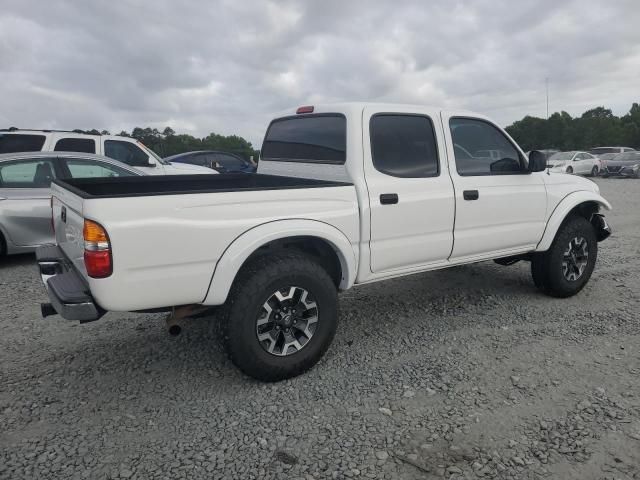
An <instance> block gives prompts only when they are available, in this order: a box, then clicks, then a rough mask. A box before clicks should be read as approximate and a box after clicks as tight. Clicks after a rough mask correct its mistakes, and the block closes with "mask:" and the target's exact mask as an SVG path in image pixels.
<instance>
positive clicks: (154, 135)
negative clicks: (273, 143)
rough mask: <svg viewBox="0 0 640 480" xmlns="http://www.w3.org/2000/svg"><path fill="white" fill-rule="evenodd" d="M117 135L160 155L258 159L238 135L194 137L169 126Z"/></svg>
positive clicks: (253, 150) (82, 131)
mask: <svg viewBox="0 0 640 480" xmlns="http://www.w3.org/2000/svg"><path fill="white" fill-rule="evenodd" d="M74 132H77V133H88V134H91V135H110V133H109V131H108V130H102V131H100V130H96V129H95V128H94V129H92V130H81V129H76V130H74ZM117 135H119V136H121V137H131V138H135V139H136V140H139V141H140V142H142V143H144V144H145V145H146V146H147V147H149V148H150V149H152V150H153V151H154V152H156V153H157V154H158V155H160V156H161V157H169V156H171V155H175V154H177V153H184V152H192V151H194V150H220V151H223V152H231V153H235V154H237V155H240V156H241V157H243V158H244V159H246V160H249V158H250V157H253V159H254V160H256V161H257V160H258V155H259V153H260V152H259V151H258V150H256V149H254V148H253V145H251V142H248V141H247V140H245V139H244V138H242V137H240V136H238V135H228V136H224V135H219V134H217V133H213V132H212V133H210V134H209V135H207V136H206V137H202V138H199V137H194V136H193V135H187V134H183V133H180V134H176V132H175V131H174V130H173V129H172V128H171V127H166V128H165V129H164V130H162V131H160V130H158V129H157V128H150V127H146V128H141V127H135V128H134V129H133V130H131V132H126V131H124V130H123V131H121V132H120V133H118V134H117Z"/></svg>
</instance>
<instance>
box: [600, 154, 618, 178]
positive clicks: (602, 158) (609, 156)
mask: <svg viewBox="0 0 640 480" xmlns="http://www.w3.org/2000/svg"><path fill="white" fill-rule="evenodd" d="M616 155H620V154H619V153H602V154H600V155H597V157H598V158H599V159H600V173H602V172H604V170H605V169H606V168H605V167H606V166H607V162H608V161H609V160H611V159H612V158H614V157H615V156H616Z"/></svg>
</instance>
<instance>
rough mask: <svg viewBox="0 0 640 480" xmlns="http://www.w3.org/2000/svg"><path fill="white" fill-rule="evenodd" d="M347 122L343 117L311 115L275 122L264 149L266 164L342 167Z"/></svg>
mask: <svg viewBox="0 0 640 480" xmlns="http://www.w3.org/2000/svg"><path fill="white" fill-rule="evenodd" d="M346 150H347V120H346V119H345V117H344V116H343V115H339V114H327V115H322V114H321V115H308V116H304V117H287V118H281V119H278V120H274V121H273V122H272V123H271V125H270V126H269V129H268V130H267V135H266V137H265V139H264V143H263V145H262V159H263V160H279V161H285V162H301V163H333V164H342V163H344V162H345V159H346Z"/></svg>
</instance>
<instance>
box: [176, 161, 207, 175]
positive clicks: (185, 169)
mask: <svg viewBox="0 0 640 480" xmlns="http://www.w3.org/2000/svg"><path fill="white" fill-rule="evenodd" d="M164 171H165V173H166V174H167V175H196V174H209V175H211V174H214V175H215V174H217V173H218V172H217V171H215V170H213V169H212V168H207V167H201V166H200V165H190V164H188V163H169V164H168V165H165V166H164Z"/></svg>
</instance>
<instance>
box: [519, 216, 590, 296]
mask: <svg viewBox="0 0 640 480" xmlns="http://www.w3.org/2000/svg"><path fill="white" fill-rule="evenodd" d="M597 256H598V242H597V240H596V235H595V232H594V230H593V226H592V225H591V223H590V222H589V221H587V219H585V218H584V217H580V216H572V217H570V218H568V219H567V220H566V221H565V222H564V223H563V224H562V225H561V226H560V229H559V230H558V233H557V234H556V238H555V239H554V240H553V243H552V244H551V247H550V248H549V250H547V251H546V252H541V253H536V254H535V255H534V257H533V258H532V260H531V275H532V277H533V281H534V283H535V285H536V287H538V288H539V289H540V290H542V291H543V292H544V293H546V294H547V295H550V296H553V297H570V296H572V295H575V294H576V293H578V292H579V291H580V290H582V288H583V287H584V286H585V285H586V284H587V282H588V281H589V278H591V274H592V273H593V269H594V267H595V265H596V258H597Z"/></svg>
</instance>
